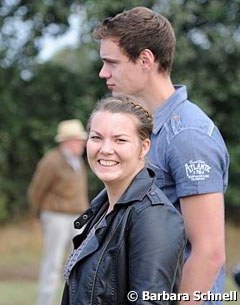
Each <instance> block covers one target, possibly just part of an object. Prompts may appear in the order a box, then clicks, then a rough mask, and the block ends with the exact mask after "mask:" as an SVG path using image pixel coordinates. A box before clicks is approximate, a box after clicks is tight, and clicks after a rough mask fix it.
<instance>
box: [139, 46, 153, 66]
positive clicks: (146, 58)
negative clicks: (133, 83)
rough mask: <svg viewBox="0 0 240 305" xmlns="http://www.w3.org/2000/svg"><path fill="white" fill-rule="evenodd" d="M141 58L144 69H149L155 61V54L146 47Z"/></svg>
mask: <svg viewBox="0 0 240 305" xmlns="http://www.w3.org/2000/svg"><path fill="white" fill-rule="evenodd" d="M139 60H140V63H141V65H142V68H143V70H145V71H149V70H150V69H151V68H152V66H153V64H154V62H155V58H154V55H153V53H152V51H150V50H149V49H144V50H142V51H141V53H140V55H139Z"/></svg>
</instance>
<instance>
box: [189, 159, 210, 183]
mask: <svg viewBox="0 0 240 305" xmlns="http://www.w3.org/2000/svg"><path fill="white" fill-rule="evenodd" d="M185 170H186V175H187V177H188V179H190V180H191V181H200V180H205V179H208V178H209V173H210V170H211V167H210V166H209V165H207V164H206V162H204V161H202V160H197V161H192V160H190V161H189V162H188V163H186V164H185Z"/></svg>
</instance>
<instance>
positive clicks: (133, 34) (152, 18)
mask: <svg viewBox="0 0 240 305" xmlns="http://www.w3.org/2000/svg"><path fill="white" fill-rule="evenodd" d="M93 36H94V38H96V39H98V40H99V39H106V38H115V39H118V41H119V46H120V48H121V49H122V50H123V52H124V53H125V54H126V55H127V56H128V57H129V58H130V60H132V61H133V62H135V61H136V60H137V58H138V57H139V55H140V53H141V51H143V50H144V49H149V50H150V51H151V52H152V53H153V55H154V57H155V61H156V62H158V63H159V71H167V72H168V73H170V71H171V69H172V63H173V58H174V52H175V44H176V39H175V34H174V30H173V28H172V26H171V24H170V22H169V21H168V20H167V18H165V17H164V16H162V15H160V14H158V13H155V12H154V11H152V10H150V9H148V8H146V7H135V8H133V9H130V10H128V11H124V12H122V13H120V14H117V15H116V16H114V17H112V18H111V17H109V18H107V19H105V20H104V21H103V22H102V23H101V24H100V25H99V26H98V27H97V28H95V30H94V32H93Z"/></svg>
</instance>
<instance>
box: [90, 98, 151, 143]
mask: <svg viewBox="0 0 240 305" xmlns="http://www.w3.org/2000/svg"><path fill="white" fill-rule="evenodd" d="M99 111H109V112H111V113H126V114H129V115H132V116H134V117H135V118H136V119H137V121H138V122H139V124H138V126H137V131H138V134H139V137H140V139H141V140H145V139H150V136H151V133H152V129H153V117H152V115H151V113H150V112H149V111H148V110H147V109H146V108H145V107H144V106H142V105H141V104H140V102H138V101H137V99H135V98H133V97H130V96H117V97H107V98H103V99H101V100H99V101H98V102H97V104H96V106H95V108H94V109H93V111H92V114H91V116H90V118H89V121H88V124H87V131H88V132H89V130H90V126H91V121H92V118H93V116H94V115H95V114H96V113H97V112H99Z"/></svg>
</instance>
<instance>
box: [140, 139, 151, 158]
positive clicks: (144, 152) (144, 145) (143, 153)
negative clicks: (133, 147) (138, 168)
mask: <svg viewBox="0 0 240 305" xmlns="http://www.w3.org/2000/svg"><path fill="white" fill-rule="evenodd" d="M150 146H151V141H150V139H145V140H143V141H142V149H141V153H140V156H139V158H140V159H144V158H145V156H146V155H147V154H148V152H149V150H150Z"/></svg>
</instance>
